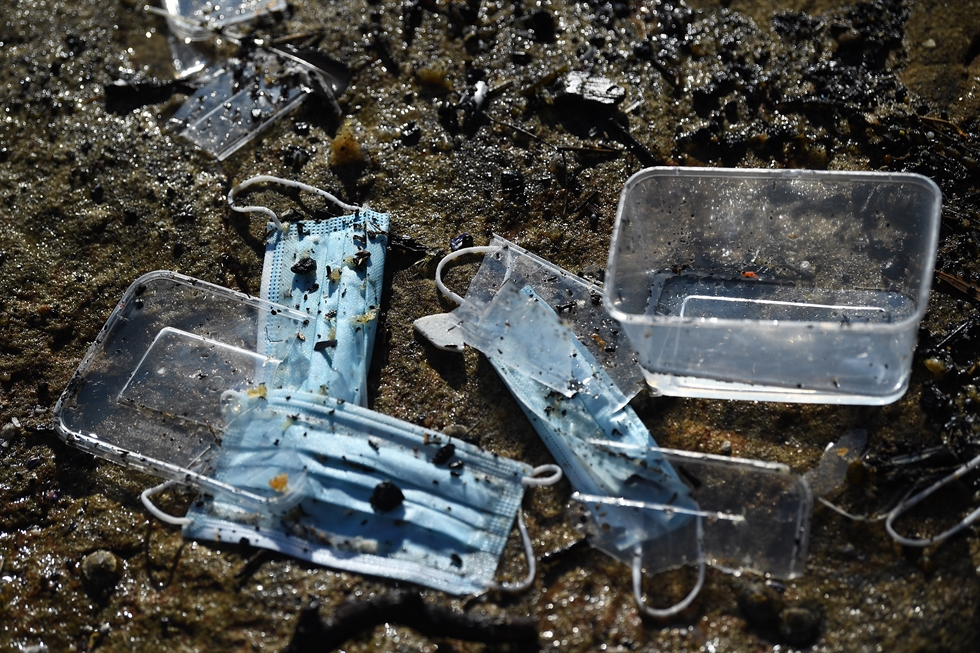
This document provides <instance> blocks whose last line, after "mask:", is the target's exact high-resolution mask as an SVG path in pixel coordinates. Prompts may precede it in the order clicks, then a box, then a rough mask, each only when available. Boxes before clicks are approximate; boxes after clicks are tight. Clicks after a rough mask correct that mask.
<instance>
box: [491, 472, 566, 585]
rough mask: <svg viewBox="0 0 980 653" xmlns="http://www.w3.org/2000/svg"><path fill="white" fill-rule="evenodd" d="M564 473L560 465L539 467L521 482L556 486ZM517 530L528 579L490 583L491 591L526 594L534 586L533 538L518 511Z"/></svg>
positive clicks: (535, 572)
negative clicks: (540, 475)
mask: <svg viewBox="0 0 980 653" xmlns="http://www.w3.org/2000/svg"><path fill="white" fill-rule="evenodd" d="M544 472H549V473H550V475H549V476H543V477H540V478H538V474H541V473H544ZM561 477H562V471H561V467H559V466H558V465H539V466H537V467H535V468H534V469H533V470H532V471H531V475H530V476H525V477H524V478H523V479H521V481H522V482H523V483H524V485H527V486H532V487H539V486H544V485H554V484H555V483H557V482H558V481H560V480H561ZM517 529H518V530H519V531H520V532H521V540H522V541H523V542H524V555H525V557H527V578H525V579H524V580H523V581H521V582H518V583H490V585H489V587H490V589H494V590H499V591H501V592H524V591H526V590H527V589H528V588H530V587H531V585H533V584H534V577H535V576H536V575H537V573H538V568H537V561H536V559H535V557H534V546H533V545H532V544H531V536H530V535H529V534H528V532H527V524H525V523H524V515H523V514H522V513H521V511H519V510H518V511H517Z"/></svg>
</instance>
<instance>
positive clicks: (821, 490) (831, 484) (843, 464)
mask: <svg viewBox="0 0 980 653" xmlns="http://www.w3.org/2000/svg"><path fill="white" fill-rule="evenodd" d="M867 443H868V432H867V431H865V430H864V429H855V430H853V431H849V432H847V433H845V434H844V435H842V436H841V437H840V439H839V440H837V442H832V443H831V444H829V445H827V448H826V450H825V451H824V453H823V456H822V457H821V458H820V462H819V463H817V466H816V467H814V468H813V469H811V470H810V471H808V472H807V473H806V474H805V475H804V478H806V480H807V482H808V483H809V484H810V488H811V489H812V490H813V496H815V497H826V496H828V495H830V494H833V493H834V492H835V491H837V490H838V489H839V488H840V487H841V486H842V485H843V484H844V479H845V478H846V476H847V469H848V467H849V466H850V465H851V463H853V462H855V461H858V460H860V459H861V455H862V453H863V452H864V447H865V445H866V444H867Z"/></svg>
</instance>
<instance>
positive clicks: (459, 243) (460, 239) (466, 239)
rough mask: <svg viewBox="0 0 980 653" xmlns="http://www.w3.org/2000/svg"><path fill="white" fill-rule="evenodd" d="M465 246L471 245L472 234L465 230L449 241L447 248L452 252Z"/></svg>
mask: <svg viewBox="0 0 980 653" xmlns="http://www.w3.org/2000/svg"><path fill="white" fill-rule="evenodd" d="M465 247H473V236H471V235H469V234H468V233H466V232H465V231H464V232H463V233H461V234H460V235H458V236H456V237H454V238H453V239H452V240H450V241H449V249H450V250H451V251H453V252H456V251H459V250H461V249H463V248H465Z"/></svg>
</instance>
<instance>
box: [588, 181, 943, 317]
mask: <svg viewBox="0 0 980 653" xmlns="http://www.w3.org/2000/svg"><path fill="white" fill-rule="evenodd" d="M651 177H728V178H734V179H738V178H747V179H759V178H766V177H771V178H774V179H779V178H785V179H813V180H822V179H846V180H853V181H861V180H862V179H867V180H875V179H877V180H882V181H889V182H903V183H907V184H915V185H919V186H921V187H923V188H925V189H926V190H927V191H928V192H929V194H930V195H931V196H932V200H933V201H932V210H931V211H930V212H929V215H928V217H929V218H930V222H929V224H928V229H927V232H926V233H925V237H926V238H927V239H928V242H927V246H928V247H927V249H928V251H930V252H932V253H933V255H932V256H930V257H928V259H927V260H926V264H925V265H924V266H923V270H922V278H923V283H922V284H920V287H919V296H918V297H917V306H916V310H915V312H914V313H913V314H912V315H910V316H908V317H906V318H903V319H901V320H897V321H895V322H891V323H875V324H860V323H857V324H848V325H847V326H846V327H842V325H841V324H840V323H839V322H817V321H811V322H783V321H779V320H749V319H741V320H739V319H731V318H710V319H708V318H686V317H685V318H678V317H676V316H669V315H662V316H661V315H643V314H638V313H627V312H625V311H622V310H620V309H618V308H616V306H615V304H614V301H613V297H612V288H613V287H615V285H616V284H615V281H616V268H615V267H614V266H613V256H614V255H615V254H616V243H618V242H619V238H620V235H621V232H622V230H623V221H622V220H621V218H622V214H623V207H624V206H625V204H626V198H627V197H628V195H629V194H630V192H631V191H632V190H633V187H635V186H636V185H637V184H638V183H640V182H641V181H644V180H645V179H648V178H651ZM941 212H942V191H941V190H940V189H939V186H937V185H936V182H934V181H933V180H932V179H930V178H929V177H926V176H924V175H920V174H918V173H914V172H880V171H870V170H867V171H866V170H857V171H855V170H797V169H788V170H783V169H779V170H770V169H766V168H704V167H697V168H695V167H691V168H686V167H673V166H657V167H652V168H644V169H643V170H639V171H638V172H635V173H634V174H633V175H631V176H630V178H629V179H627V180H626V185H625V186H624V187H623V190H622V192H621V193H620V195H619V206H618V208H617V210H616V223H615V225H614V227H613V233H612V239H611V240H610V243H609V258H608V259H607V263H606V279H605V282H604V283H603V288H602V299H603V302H604V304H605V306H606V310H607V311H608V313H609V315H610V316H611V317H613V318H614V319H616V320H617V321H619V322H623V323H626V324H636V325H650V326H654V325H657V326H685V325H686V326H697V327H699V328H719V329H730V328H733V327H736V326H744V325H747V324H756V325H766V326H767V327H769V328H776V329H782V330H794V329H796V330H800V331H812V330H813V329H814V328H823V329H828V330H829V329H831V328H833V329H835V330H837V329H841V328H846V329H848V330H854V331H859V332H860V331H866V332H869V333H882V332H884V333H892V332H901V331H905V330H907V329H908V328H909V327H910V326H913V325H915V324H917V323H918V322H920V321H921V320H922V318H923V316H924V315H925V313H926V310H927V308H928V306H927V304H928V299H929V291H930V288H931V287H932V277H933V275H934V271H935V264H936V257H935V251H936V247H937V245H938V242H939V223H940V217H941Z"/></svg>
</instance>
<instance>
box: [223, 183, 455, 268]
mask: <svg viewBox="0 0 980 653" xmlns="http://www.w3.org/2000/svg"><path fill="white" fill-rule="evenodd" d="M263 183H276V184H281V185H283V186H288V187H290V188H298V189H300V190H305V191H306V192H308V193H313V194H315V195H319V196H320V197H323V198H324V199H327V200H329V201H330V202H333V203H334V204H336V205H337V206H339V207H340V208H342V209H343V210H345V211H357V210H360V208H361V207H359V206H357V205H355V204H347V203H345V202H341V201H340V200H339V199H338V198H337V197H335V196H334V195H331V194H330V193H328V192H327V191H325V190H321V189H319V188H316V187H315V186H310V185H309V184H304V183H302V182H300V181H292V180H290V179H283V178H282V177H273V176H271V175H258V176H255V177H252V178H251V179H246V180H245V181H243V182H242V183H240V184H238V185H237V186H232V187H231V190H230V191H228V206H230V207H231V210H232V211H238V212H239V213H258V214H260V215H264V216H266V217H267V218H269V219H270V220H272V222H273V223H274V224H275V225H276V229H278V230H280V231H282V229H283V226H282V222H281V221H280V220H279V216H278V215H276V213H275V211H273V210H272V209H269V208H266V207H264V206H235V195H236V194H237V193H238V192H239V191H243V190H245V189H246V188H248V187H249V186H254V185H255V184H263ZM460 251H462V250H460Z"/></svg>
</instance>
